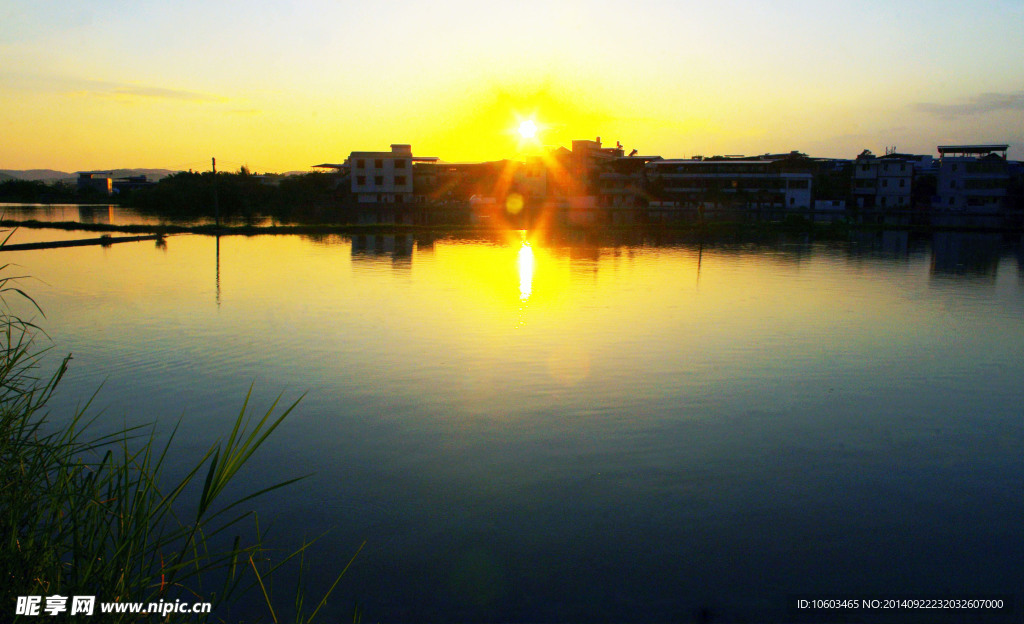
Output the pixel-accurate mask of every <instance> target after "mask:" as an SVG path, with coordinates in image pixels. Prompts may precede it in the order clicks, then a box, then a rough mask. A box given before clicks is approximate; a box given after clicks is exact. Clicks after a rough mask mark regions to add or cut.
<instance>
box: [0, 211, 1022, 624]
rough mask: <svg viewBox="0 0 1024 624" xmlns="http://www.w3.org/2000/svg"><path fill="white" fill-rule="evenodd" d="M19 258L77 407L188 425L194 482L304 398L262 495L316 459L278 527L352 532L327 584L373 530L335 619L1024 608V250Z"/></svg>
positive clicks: (519, 243) (184, 460)
mask: <svg viewBox="0 0 1024 624" xmlns="http://www.w3.org/2000/svg"><path fill="white" fill-rule="evenodd" d="M91 236H94V235H93V234H88V233H82V232H62V231H53V230H27V229H21V230H18V231H17V232H15V234H14V235H13V237H12V238H11V241H10V242H12V243H20V242H33V241H38V240H58V239H67V238H88V237H91ZM115 236H116V234H115ZM4 261H5V262H10V263H14V264H16V265H18V268H17V269H16V271H17V272H18V273H19V274H24V275H30V276H32V277H31V278H29V279H26V280H23V281H22V287H23V288H25V289H26V290H27V291H29V292H30V293H31V294H32V295H33V296H34V297H35V298H36V300H37V301H38V302H39V304H40V306H41V307H42V309H43V310H44V311H45V314H46V317H45V318H38V317H37V322H38V323H39V324H40V325H41V326H43V327H44V328H45V329H46V331H47V333H48V334H49V342H46V341H45V340H44V341H43V342H41V343H40V344H43V343H46V344H52V346H53V351H52V352H51V353H50V354H49V356H50V359H49V360H48V361H49V362H51V363H52V362H53V361H55V358H56V357H57V356H58V355H59V354H67V353H71V354H72V355H73V359H72V361H71V367H70V372H69V375H68V377H67V379H66V381H65V383H64V384H63V385H62V386H61V387H60V389H59V391H58V394H57V396H56V397H55V399H54V402H53V404H52V405H53V411H54V414H55V417H56V418H58V419H59V418H61V417H62V416H61V415H63V414H67V413H68V412H69V411H70V410H72V409H73V408H74V407H75V406H76V405H79V404H81V403H83V402H84V401H85V400H86V399H87V398H88V397H89V396H91V395H92V394H93V393H94V392H96V390H97V388H100V390H99V392H98V394H97V396H96V398H95V400H94V401H93V405H92V407H91V410H92V411H93V412H94V413H96V412H101V417H100V420H99V422H98V427H99V428H100V429H101V430H112V429H116V428H117V427H119V426H121V425H123V424H124V423H125V422H127V423H129V424H135V423H144V422H155V423H156V426H157V429H158V431H160V432H161V433H162V434H164V433H166V432H167V431H168V430H169V429H170V427H172V426H173V425H174V423H176V422H177V421H178V420H179V419H181V431H180V433H179V439H178V442H177V444H176V446H175V448H176V449H178V452H177V453H176V455H175V460H176V461H177V462H180V464H176V465H175V469H182V468H183V467H184V466H185V465H187V464H188V463H189V462H190V461H193V460H194V459H195V458H196V457H197V456H198V455H199V454H201V452H202V451H203V450H205V449H206V448H207V447H209V445H210V444H212V443H213V442H214V440H215V439H217V438H218V437H220V436H224V435H226V434H227V432H228V431H229V426H230V423H231V422H232V421H233V419H234V418H235V416H236V415H237V413H238V410H239V408H240V407H241V404H242V400H243V399H244V397H245V394H246V392H247V391H248V389H249V388H250V386H253V388H254V390H253V396H254V398H253V403H254V404H255V405H256V406H258V407H259V408H261V409H265V408H266V407H267V406H268V405H269V403H270V402H271V401H272V400H273V399H274V398H275V397H277V396H278V395H282V396H283V401H285V402H288V403H290V402H292V401H295V400H296V399H298V398H299V397H300V396H302V400H301V402H300V404H299V406H298V407H297V409H296V411H295V413H294V414H293V415H292V416H290V417H289V419H288V420H287V421H286V422H285V424H284V425H283V426H282V427H281V428H280V429H279V430H278V431H277V432H275V433H274V435H273V436H272V437H271V438H270V439H269V441H268V444H267V445H266V446H265V447H264V448H263V449H261V450H260V452H259V453H258V454H257V455H256V456H255V457H254V463H253V464H252V465H251V466H249V467H248V470H247V471H246V472H244V473H243V474H242V477H243V480H244V483H243V485H244V486H246V487H247V488H249V487H251V488H257V487H261V486H263V485H266V484H268V483H271V482H274V481H275V480H280V479H283V478H288V477H292V476H299V475H303V474H311V476H310V477H309V478H308V479H306V480H305V481H302V482H300V483H299V484H297V485H294V486H292V487H290V488H288V489H286V490H283V491H279V492H277V493H274V494H272V495H271V497H270V498H268V499H266V500H263V501H262V502H261V503H260V505H259V513H260V521H261V524H270V525H272V526H273V527H275V529H274V531H273V532H272V541H275V539H274V538H276V541H277V542H279V543H281V544H282V545H284V546H288V545H296V544H298V543H299V542H300V541H301V540H302V539H303V537H311V536H314V535H318V534H320V533H321V532H323V531H326V530H328V529H330V533H328V534H327V536H326V537H324V538H322V539H321V541H320V542H319V546H318V547H317V548H316V551H315V553H314V563H313V565H314V571H315V573H316V576H317V577H318V580H316V581H314V582H313V583H312V585H313V587H314V589H318V590H319V589H320V588H322V586H325V585H326V584H328V583H329V580H333V579H328V578H327V577H330V576H331V574H330V573H331V572H332V571H333V572H334V573H335V574H336V573H337V571H340V569H341V568H342V567H343V566H344V564H345V563H346V562H347V561H348V559H349V558H350V557H351V556H352V554H353V553H354V552H355V550H356V549H357V548H358V547H359V545H360V544H361V543H362V542H363V541H364V540H365V541H366V546H365V548H364V550H363V551H362V553H361V554H360V555H359V557H358V558H357V559H356V561H355V563H354V564H353V566H352V568H351V569H350V571H349V573H348V574H347V575H346V577H345V578H344V579H343V580H342V582H341V584H340V585H339V589H338V590H337V591H336V593H335V595H334V598H333V600H332V603H331V606H330V607H329V608H330V612H329V615H331V616H332V617H336V618H337V619H345V618H350V617H351V615H350V613H351V610H352V607H353V604H355V603H356V602H358V603H359V604H360V605H361V606H362V608H363V610H364V613H365V617H366V618H367V620H368V621H381V622H407V621H433V622H454V621H467V622H485V621H501V622H511V621H532V622H556V621H565V622H594V621H615V622H618V621H630V622H655V621H656V622H663V621H684V622H686V621H701V619H702V618H703V619H704V621H729V622H732V621H778V620H783V619H799V617H800V616H799V614H797V615H793V613H792V606H791V603H792V602H793V597H794V596H801V595H848V594H858V595H869V594H870V595H875V596H889V597H903V596H916V595H924V596H929V597H938V596H952V597H958V596H975V595H991V594H1008V595H1013V596H1015V599H1016V601H1017V603H1016V606H1015V609H1016V613H1015V614H1014V615H1013V617H1014V618H1016V619H1014V620H1013V621H1019V614H1020V599H1021V598H1022V596H1021V595H1020V594H1019V592H1020V590H1021V588H1022V587H1024V566H1022V565H1021V562H1022V561H1024V523H1022V522H1021V519H1022V518H1024V496H1022V492H1024V453H1022V449H1024V418H1022V416H1024V384H1022V380H1024V356H1022V354H1024V245H1022V240H1021V237H1020V236H1019V235H1015V236H1008V235H998V234H976V233H974V234H965V233H952V232H944V233H936V234H928V235H922V234H914V235H911V234H908V233H906V232H884V233H883V232H877V233H876V232H870V233H858V234H854V235H853V238H852V239H851V240H848V241H842V242H814V241H812V240H809V239H807V238H805V237H801V236H790V237H781V236H780V237H776V238H774V239H772V240H769V241H760V242H746V241H729V242H713V243H712V242H708V243H700V242H698V241H695V240H684V239H678V240H674V239H673V237H672V236H671V235H668V234H661V235H654V234H640V233H638V234H635V235H624V236H611V235H609V236H600V237H595V236H591V235H584V234H580V233H575V234H572V233H570V234H562V235H555V234H547V235H545V234H541V233H536V232H520V231H510V232H502V233H497V234H494V235H487V236H484V235H481V236H475V237H474V236H467V235H451V236H445V235H440V234H439V235H433V236H427V235H419V234H417V235H415V236H413V235H398V236H388V235H366V236H338V235H328V236H322V237H303V236H252V237H242V236H228V237H220V238H219V239H217V238H214V237H211V236H199V235H176V236H170V237H168V238H167V239H166V242H165V244H163V245H157V244H154V243H153V242H151V241H148V242H138V243H127V244H121V245H114V246H111V247H106V248H104V247H76V248H67V249H49V250H42V251H22V252H7V253H6V254H5V255H4ZM8 270H9V271H11V270H15V269H8ZM101 386H102V387H101ZM243 611H244V609H243ZM214 615H215V616H217V615H221V616H222V617H228V616H227V615H224V614H216V613H215V614H214ZM890 615H891V614H890ZM927 615H929V617H930V618H931V619H927V621H936V617H934V616H935V615H936V612H931V613H930V614H927ZM939 615H940V617H939V620H940V621H941V617H952V616H950V615H949V614H948V613H946V614H944V615H943V614H939ZM1004 615H1006V617H1007V618H1009V615H1007V614H1004ZM963 617H964V616H962V615H961V616H959V618H960V619H961V620H962V618H963ZM1000 617H1002V616H1000ZM328 621H331V620H328ZM803 621H809V620H803ZM870 621H874V620H870ZM879 621H889V620H885V619H881V620H879ZM950 621H959V620H953V619H950ZM982 621H1003V620H1000V619H998V617H995V618H994V619H987V620H982ZM1006 621H1010V620H1009V619H1007V620H1006Z"/></svg>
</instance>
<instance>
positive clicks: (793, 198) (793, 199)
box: [789, 197, 796, 206]
mask: <svg viewBox="0 0 1024 624" xmlns="http://www.w3.org/2000/svg"><path fill="white" fill-rule="evenodd" d="M795 203H796V197H790V198H789V205H790V206H792V205H793V204H795Z"/></svg>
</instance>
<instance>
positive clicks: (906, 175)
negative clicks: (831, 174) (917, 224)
mask: <svg viewBox="0 0 1024 624" xmlns="http://www.w3.org/2000/svg"><path fill="white" fill-rule="evenodd" d="M913 183H914V162H913V161H911V160H910V159H909V158H906V157H904V156H903V155H901V154H886V155H885V156H882V157H875V156H874V155H873V154H871V153H870V152H865V153H863V154H861V155H860V156H858V157H857V160H856V161H854V167H853V197H854V201H855V202H856V206H857V207H858V208H887V209H893V208H895V209H900V208H903V209H909V208H910V207H911V189H912V187H913Z"/></svg>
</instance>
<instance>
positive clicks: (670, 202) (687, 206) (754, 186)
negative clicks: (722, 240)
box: [645, 153, 814, 220]
mask: <svg viewBox="0 0 1024 624" xmlns="http://www.w3.org/2000/svg"><path fill="white" fill-rule="evenodd" d="M813 167H814V163H813V161H811V159H809V158H807V157H806V156H803V155H802V154H798V153H792V154H788V155H765V156H755V157H735V156H715V157H713V158H699V157H696V158H692V159H686V160H655V161H652V162H650V163H648V164H647V165H646V167H645V169H646V172H647V179H648V185H649V186H648V188H649V192H650V193H651V197H652V199H651V202H650V207H649V209H648V214H649V216H650V217H651V219H652V220H665V219H673V218H688V217H693V216H701V217H711V218H716V217H719V218H720V217H732V216H740V215H742V214H744V213H747V214H750V213H755V214H759V215H761V216H764V217H772V216H780V215H781V214H782V213H786V212H790V211H795V210H809V209H810V208H811V205H812V204H811V187H812V182H813V178H814V176H813V174H812V173H811V171H812V170H813Z"/></svg>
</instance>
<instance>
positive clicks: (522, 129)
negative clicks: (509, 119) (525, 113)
mask: <svg viewBox="0 0 1024 624" xmlns="http://www.w3.org/2000/svg"><path fill="white" fill-rule="evenodd" d="M519 136H521V137H523V138H524V139H534V138H536V137H537V124H536V122H534V121H533V120H532V119H527V120H526V121H524V122H522V123H521V124H519Z"/></svg>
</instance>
